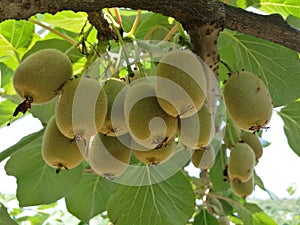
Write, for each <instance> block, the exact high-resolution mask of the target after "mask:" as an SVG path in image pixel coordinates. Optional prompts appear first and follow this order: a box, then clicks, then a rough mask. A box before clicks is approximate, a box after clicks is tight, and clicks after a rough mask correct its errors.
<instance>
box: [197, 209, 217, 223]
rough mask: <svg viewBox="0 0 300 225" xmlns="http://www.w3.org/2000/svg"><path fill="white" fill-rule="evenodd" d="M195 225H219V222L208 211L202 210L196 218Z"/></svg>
mask: <svg viewBox="0 0 300 225" xmlns="http://www.w3.org/2000/svg"><path fill="white" fill-rule="evenodd" d="M193 225H219V223H218V220H217V219H216V218H215V217H214V216H213V215H211V214H210V213H209V212H208V211H207V209H205V208H202V209H201V210H200V212H199V213H198V214H197V216H196V217H195V220H194V223H193Z"/></svg>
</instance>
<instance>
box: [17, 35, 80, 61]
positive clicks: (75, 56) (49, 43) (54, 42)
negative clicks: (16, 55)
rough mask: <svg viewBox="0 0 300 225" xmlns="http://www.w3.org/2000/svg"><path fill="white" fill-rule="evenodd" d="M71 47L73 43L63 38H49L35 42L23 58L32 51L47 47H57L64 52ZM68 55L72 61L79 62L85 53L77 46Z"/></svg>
mask: <svg viewBox="0 0 300 225" xmlns="http://www.w3.org/2000/svg"><path fill="white" fill-rule="evenodd" d="M71 47H72V45H71V44H70V43H69V42H67V41H65V40H61V39H49V40H42V41H37V42H36V43H35V44H34V46H33V47H32V48H31V49H30V50H29V51H27V52H26V54H25V55H24V57H23V59H22V60H24V59H25V58H26V57H28V56H29V55H31V54H32V53H35V52H37V51H39V50H42V49H45V48H55V49H58V50H60V51H62V52H66V51H67V50H68V49H70V48H71ZM68 56H69V57H70V59H71V61H72V62H77V61H78V60H79V59H81V58H82V57H83V55H82V54H81V53H80V51H79V50H78V49H77V48H74V49H72V50H71V51H70V52H69V53H68Z"/></svg>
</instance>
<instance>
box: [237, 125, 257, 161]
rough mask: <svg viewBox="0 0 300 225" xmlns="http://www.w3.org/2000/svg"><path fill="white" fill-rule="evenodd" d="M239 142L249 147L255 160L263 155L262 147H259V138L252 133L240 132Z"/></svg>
mask: <svg viewBox="0 0 300 225" xmlns="http://www.w3.org/2000/svg"><path fill="white" fill-rule="evenodd" d="M240 139H241V141H243V142H245V143H247V144H248V145H250V147H251V148H252V149H253V151H254V153H255V158H256V160H258V159H259V158H261V157H262V154H263V146H262V145H261V143H260V141H259V138H258V137H257V136H256V134H254V133H250V132H245V131H242V132H241V134H240Z"/></svg>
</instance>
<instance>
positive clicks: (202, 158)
mask: <svg viewBox="0 0 300 225" xmlns="http://www.w3.org/2000/svg"><path fill="white" fill-rule="evenodd" d="M215 158H216V153H215V149H214V147H213V146H212V145H209V146H207V147H206V148H201V149H196V150H194V152H193V155H192V158H191V160H192V163H193V165H194V166H195V167H196V168H199V169H202V170H208V169H210V168H211V167H212V166H213V165H214V163H215Z"/></svg>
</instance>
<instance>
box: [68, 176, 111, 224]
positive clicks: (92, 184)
mask: <svg viewBox="0 0 300 225" xmlns="http://www.w3.org/2000/svg"><path fill="white" fill-rule="evenodd" d="M113 190H114V186H113V183H112V182H110V181H108V180H107V179H105V178H103V177H101V176H97V175H94V174H87V173H85V174H83V176H82V178H81V180H80V182H79V184H78V185H77V186H76V187H75V188H74V190H72V192H71V193H70V194H69V195H67V196H66V197H65V201H66V205H67V208H68V211H69V212H70V213H72V214H73V215H75V216H76V217H78V218H79V219H80V220H82V221H84V222H86V223H88V221H89V220H90V219H91V218H93V217H94V216H96V215H98V214H100V213H101V212H103V211H105V210H106V203H107V201H108V199H109V198H110V196H111V195H112V193H113Z"/></svg>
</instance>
